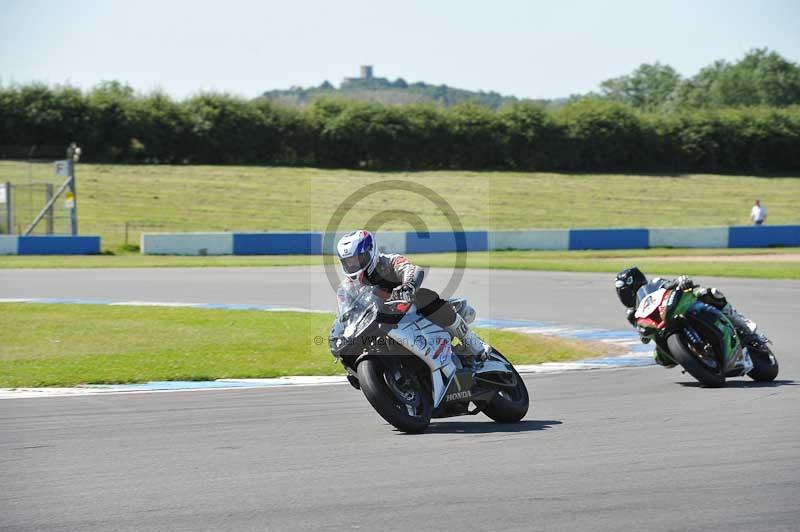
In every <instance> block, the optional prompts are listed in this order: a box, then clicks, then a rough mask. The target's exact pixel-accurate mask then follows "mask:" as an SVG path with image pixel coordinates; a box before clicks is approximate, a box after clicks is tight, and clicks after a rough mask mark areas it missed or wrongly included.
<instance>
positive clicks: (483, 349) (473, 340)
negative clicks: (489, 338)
mask: <svg viewBox="0 0 800 532" xmlns="http://www.w3.org/2000/svg"><path fill="white" fill-rule="evenodd" d="M445 330H446V331H447V332H449V333H450V336H452V337H453V338H458V339H459V341H461V344H462V345H463V346H464V347H465V348H466V350H467V354H468V355H469V356H470V357H471V358H472V360H471V361H473V360H474V361H482V360H486V358H488V356H489V351H490V350H491V347H489V345H487V344H486V343H484V341H483V340H481V339H480V338H479V337H478V335H477V334H475V333H474V332H472V331H471V330H469V326H468V325H467V323H466V322H465V321H464V318H462V317H461V316H460V315H459V314H456V321H454V322H453V324H452V325H450V326H449V327H445ZM471 361H470V362H471Z"/></svg>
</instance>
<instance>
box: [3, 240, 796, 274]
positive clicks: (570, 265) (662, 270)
mask: <svg viewBox="0 0 800 532" xmlns="http://www.w3.org/2000/svg"><path fill="white" fill-rule="evenodd" d="M798 254H800V248H768V249H764V248H756V249H637V250H622V251H492V252H486V253H470V254H469V255H468V257H467V267H469V268H496V269H508V270H540V271H572V272H617V271H619V270H621V269H622V268H625V267H627V266H629V265H632V264H636V265H638V266H639V267H640V268H642V269H643V270H644V271H647V272H649V273H654V274H661V275H680V274H687V275H696V276H697V275H703V276H715V277H717V276H718V277H752V278H760V279H800V261H797V258H796V255H798ZM790 255H791V257H790ZM748 256H753V260H748ZM782 256H785V257H786V258H785V259H783V260H782V259H781V257H782ZM726 257H729V258H735V259H736V260H735V261H734V260H729V259H726ZM410 258H411V260H412V261H414V262H416V263H418V264H421V265H425V266H430V267H434V268H437V267H439V268H442V267H443V268H451V267H453V265H454V264H455V255H454V254H453V253H433V254H424V255H411V256H410ZM682 258H685V259H686V260H681V259H682ZM664 259H669V260H668V261H667V260H664ZM705 259H707V260H705ZM319 264H321V258H320V257H310V256H298V255H287V256H222V257H173V256H153V255H140V254H138V253H129V254H122V255H96V256H0V269H2V268H169V267H174V268H179V267H180V268H187V267H270V266H311V265H319Z"/></svg>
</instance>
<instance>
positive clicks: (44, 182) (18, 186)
mask: <svg viewBox="0 0 800 532" xmlns="http://www.w3.org/2000/svg"><path fill="white" fill-rule="evenodd" d="M59 156H60V158H59ZM63 159H64V148H63V147H33V148H26V149H22V148H13V149H11V148H9V147H8V146H0V234H18V235H21V234H25V233H26V231H28V229H29V228H30V226H31V224H32V223H33V222H34V221H35V220H36V219H37V216H39V215H40V214H43V216H42V217H41V220H40V221H39V223H38V224H37V225H36V227H35V228H34V229H33V230H32V231H31V232H30V233H29V234H32V235H58V234H70V232H71V229H72V227H71V221H70V215H71V209H70V202H69V200H68V199H66V198H65V196H64V195H63V194H62V195H61V196H60V197H59V198H56V199H55V201H53V203H52V206H51V207H50V208H49V209H47V210H46V211H45V212H44V213H42V210H43V209H44V208H45V207H46V206H47V205H48V203H49V202H50V201H51V200H52V199H53V196H54V195H56V194H58V193H59V191H60V190H62V187H63V185H64V180H65V177H64V176H63V175H57V171H56V164H55V163H56V161H59V160H63ZM62 192H63V190H62ZM70 197H71V196H70Z"/></svg>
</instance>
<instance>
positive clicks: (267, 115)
mask: <svg viewBox="0 0 800 532" xmlns="http://www.w3.org/2000/svg"><path fill="white" fill-rule="evenodd" d="M639 107H641V106H639ZM73 140H74V141H77V142H78V143H79V144H80V145H81V146H82V148H83V154H84V155H83V158H82V160H84V161H90V162H92V161H93V162H113V163H162V164H163V163H169V164H264V165H309V166H320V167H338V168H374V169H505V170H537V171H568V172H572V171H575V172H577V171H580V172H612V171H626V172H689V171H691V172H731V173H778V172H795V171H797V170H800V106H798V105H792V106H787V107H776V106H766V105H761V106H755V107H741V108H721V109H718V108H713V107H708V108H703V107H700V108H693V109H685V110H676V111H673V112H670V113H663V112H654V111H652V110H647V109H644V108H637V106H635V105H634V104H632V103H629V102H625V101H615V100H614V99H612V98H601V97H587V98H582V99H578V100H575V101H572V102H570V103H568V104H567V105H565V106H563V107H559V108H555V109H552V108H544V107H542V106H541V105H538V104H536V103H533V102H517V103H514V104H512V105H508V106H505V107H503V108H502V109H500V110H499V111H497V112H494V111H491V110H490V109H488V108H486V107H482V106H478V105H473V104H464V105H457V106H454V107H450V108H438V107H435V106H433V105H407V106H386V105H381V104H374V103H366V102H356V101H345V100H337V99H320V100H317V101H315V102H314V103H313V104H312V105H310V106H309V107H307V108H304V109H293V108H287V107H281V106H278V105H275V104H273V103H270V102H268V101H265V100H263V99H259V98H257V99H253V100H246V99H241V98H237V97H233V96H230V95H226V94H201V95H198V96H195V97H192V98H189V99H186V100H182V101H176V100H173V99H171V98H170V97H168V96H167V95H165V94H163V93H152V94H148V95H140V94H136V93H135V92H134V91H133V90H132V89H131V88H130V87H128V86H126V85H124V84H121V83H118V82H108V83H104V84H101V85H100V86H98V87H95V88H94V89H92V90H90V91H81V90H79V89H76V88H74V87H63V86H60V87H49V86H45V85H39V84H29V85H19V86H10V87H0V146H2V145H17V146H20V145H24V146H31V145H54V144H57V145H63V144H66V143H67V142H69V141H73Z"/></svg>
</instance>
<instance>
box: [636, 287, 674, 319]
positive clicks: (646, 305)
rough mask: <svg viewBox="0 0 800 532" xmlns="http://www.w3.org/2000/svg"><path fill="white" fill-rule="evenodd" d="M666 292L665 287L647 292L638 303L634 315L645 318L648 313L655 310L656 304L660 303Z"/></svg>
mask: <svg viewBox="0 0 800 532" xmlns="http://www.w3.org/2000/svg"><path fill="white" fill-rule="evenodd" d="M666 293H667V290H666V289H665V288H661V289H659V290H656V291H655V292H653V293H652V294H648V295H647V297H645V298H644V299H643V300H642V302H641V303H639V308H637V309H636V314H634V317H636V318H646V317H647V316H649V315H650V314H652V313H653V311H655V310H656V309H657V308H658V306H659V305H660V304H661V300H662V299H664V294H666Z"/></svg>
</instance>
